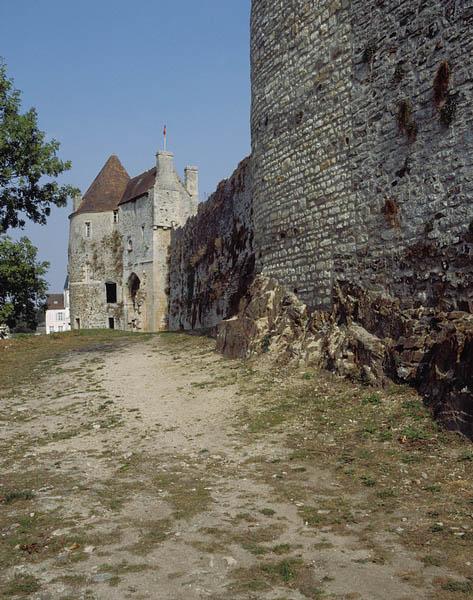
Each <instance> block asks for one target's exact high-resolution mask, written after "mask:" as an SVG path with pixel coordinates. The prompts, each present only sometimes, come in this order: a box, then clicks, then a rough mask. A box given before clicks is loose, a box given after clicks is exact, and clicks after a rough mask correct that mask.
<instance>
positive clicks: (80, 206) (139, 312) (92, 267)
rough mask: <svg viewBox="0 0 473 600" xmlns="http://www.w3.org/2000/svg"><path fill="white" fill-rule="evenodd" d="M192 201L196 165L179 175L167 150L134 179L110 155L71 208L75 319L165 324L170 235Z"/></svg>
mask: <svg viewBox="0 0 473 600" xmlns="http://www.w3.org/2000/svg"><path fill="white" fill-rule="evenodd" d="M197 204H198V171H197V169H196V168H195V167H187V168H186V170H185V182H184V183H182V181H181V180H180V178H179V176H178V174H177V173H176V170H175V168H174V163H173V154H172V153H170V152H158V154H157V155H156V166H155V167H153V168H152V169H150V170H149V171H146V172H144V173H142V174H141V175H138V176H137V177H134V178H132V179H131V178H130V177H129V175H128V173H127V172H126V170H125V169H124V167H123V166H122V164H121V163H120V160H119V159H118V158H117V157H116V156H111V157H110V158H109V159H108V161H107V162H106V163H105V166H104V167H103V169H102V170H101V171H100V173H99V174H98V175H97V177H96V179H95V180H94V182H93V183H92V185H91V186H90V188H89V189H88V190H87V192H86V193H85V195H84V196H83V197H82V198H80V197H78V198H77V199H76V201H75V203H74V212H73V213H72V215H71V216H70V235H69V268H68V269H69V281H70V302H71V325H72V327H73V328H76V329H78V328H86V329H89V328H117V329H124V330H136V331H159V330H162V329H166V327H167V304H168V299H167V295H166V288H167V285H168V284H167V282H168V247H169V242H170V235H171V231H172V229H174V228H175V227H179V226H181V225H183V224H184V223H185V221H186V220H187V219H188V218H189V217H190V216H192V215H194V214H195V213H196V211H197Z"/></svg>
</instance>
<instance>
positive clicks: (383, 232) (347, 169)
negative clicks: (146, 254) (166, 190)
mask: <svg viewBox="0 0 473 600" xmlns="http://www.w3.org/2000/svg"><path fill="white" fill-rule="evenodd" d="M472 25H473V6H472V5H471V2H466V1H456V2H455V1H453V0H452V1H447V2H445V1H442V2H440V1H438V0H436V1H433V0H432V1H423V2H416V3H413V2H409V1H396V2H381V1H375V0H369V1H366V0H364V1H361V0H354V1H352V2H348V1H346V0H331V1H328V0H327V1H317V2H315V1H306V0H293V1H291V2H289V1H288V0H273V1H271V2H269V1H267V0H253V9H252V48H251V53H252V135H253V142H252V143H253V155H252V158H253V165H254V174H253V177H254V207H255V215H254V221H255V246H256V248H257V267H258V270H259V271H262V272H263V273H265V274H267V275H270V276H273V277H275V278H277V279H278V280H279V281H281V282H282V283H283V284H285V285H286V286H287V287H289V288H290V289H291V290H294V291H296V292H297V293H298V294H299V295H300V296H301V297H302V298H303V299H304V301H306V302H307V303H308V304H309V305H310V306H317V307H328V306H330V304H331V292H332V288H333V285H334V283H335V281H336V280H350V281H354V282H356V283H358V284H360V285H361V286H362V288H364V289H371V290H375V291H378V292H388V293H390V294H392V295H394V296H397V297H399V298H400V299H401V300H402V301H403V303H404V304H406V305H411V304H427V305H437V306H441V307H445V308H447V309H455V308H460V309H463V310H465V309H466V310H472V309H473V306H472V290H473V276H472V260H471V257H472V255H473V245H472V242H473V223H472V221H473V202H472V201H471V198H472V196H473V177H472V175H471V173H472V167H473V165H472V162H473V133H472V125H473V105H472V104H471V92H472V88H473V82H472V79H471V73H472V72H473V37H472V36H471V35H470V30H471V27H472Z"/></svg>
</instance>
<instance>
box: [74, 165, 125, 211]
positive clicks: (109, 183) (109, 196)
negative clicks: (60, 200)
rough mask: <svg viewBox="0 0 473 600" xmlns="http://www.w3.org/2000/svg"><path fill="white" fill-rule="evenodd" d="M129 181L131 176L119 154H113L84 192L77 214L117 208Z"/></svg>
mask: <svg viewBox="0 0 473 600" xmlns="http://www.w3.org/2000/svg"><path fill="white" fill-rule="evenodd" d="M129 181H130V176H129V175H128V173H127V172H126V170H125V168H124V167H123V165H122V163H121V162H120V160H119V158H118V156H115V155H114V154H112V156H111V157H110V158H109V159H108V160H107V162H106V163H105V165H104V166H103V168H102V170H101V171H100V173H99V174H98V175H97V177H96V178H95V179H94V181H93V183H92V185H91V186H90V187H89V189H88V190H87V192H86V193H85V194H84V197H83V198H82V202H81V203H80V206H79V208H78V209H77V211H76V212H75V214H80V213H86V212H108V211H112V210H115V209H116V208H117V206H118V204H119V203H120V200H121V199H122V197H123V194H124V192H125V189H126V188H127V185H128V182H129ZM132 181H133V180H132Z"/></svg>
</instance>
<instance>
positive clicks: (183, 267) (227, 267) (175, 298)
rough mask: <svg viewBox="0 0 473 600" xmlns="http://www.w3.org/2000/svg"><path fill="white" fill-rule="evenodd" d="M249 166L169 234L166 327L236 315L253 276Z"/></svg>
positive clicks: (203, 325) (188, 326) (204, 323)
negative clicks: (167, 313)
mask: <svg viewBox="0 0 473 600" xmlns="http://www.w3.org/2000/svg"><path fill="white" fill-rule="evenodd" d="M251 188H252V183H251V165H250V160H249V159H245V160H244V161H242V162H241V163H240V165H239V166H238V168H237V170H236V171H235V172H234V173H233V175H232V176H231V177H230V178H229V179H227V180H225V181H222V182H221V183H220V185H219V186H218V189H217V191H216V192H215V193H214V194H213V195H212V196H211V197H210V198H209V199H208V200H207V202H205V203H202V204H200V205H199V209H198V213H197V215H196V216H195V217H192V218H190V219H189V220H188V221H187V223H186V224H185V226H184V227H182V228H179V229H176V230H174V231H172V232H171V245H170V248H169V262H170V266H169V328H170V329H171V330H179V329H202V328H211V327H214V326H215V325H217V324H218V323H219V322H220V321H222V320H223V319H225V318H227V317H229V316H232V315H234V314H235V313H236V312H237V310H238V304H239V301H240V299H241V297H242V296H243V295H244V294H245V293H246V292H247V290H248V287H249V284H250V283H251V281H252V279H253V275H254V263H255V257H254V251H253V226H252V201H251Z"/></svg>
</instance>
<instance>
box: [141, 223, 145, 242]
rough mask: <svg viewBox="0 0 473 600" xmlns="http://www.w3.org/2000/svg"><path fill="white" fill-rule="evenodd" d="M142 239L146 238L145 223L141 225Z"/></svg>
mask: <svg viewBox="0 0 473 600" xmlns="http://www.w3.org/2000/svg"><path fill="white" fill-rule="evenodd" d="M141 239H142V240H144V239H145V226H144V225H142V226H141Z"/></svg>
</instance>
